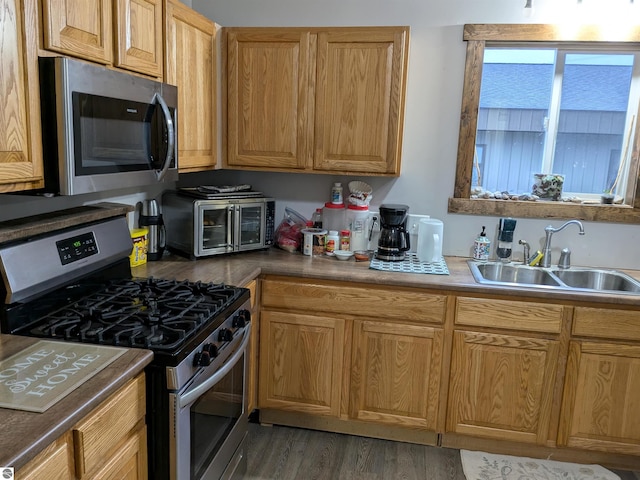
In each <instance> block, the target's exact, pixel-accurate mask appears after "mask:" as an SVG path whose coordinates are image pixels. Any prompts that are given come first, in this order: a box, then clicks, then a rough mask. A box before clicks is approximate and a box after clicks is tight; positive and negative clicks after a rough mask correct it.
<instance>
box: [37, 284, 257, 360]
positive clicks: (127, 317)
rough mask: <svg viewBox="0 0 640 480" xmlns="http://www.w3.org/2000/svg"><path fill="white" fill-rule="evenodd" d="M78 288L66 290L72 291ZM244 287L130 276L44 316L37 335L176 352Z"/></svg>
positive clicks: (38, 322) (39, 322)
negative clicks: (130, 277)
mask: <svg viewBox="0 0 640 480" xmlns="http://www.w3.org/2000/svg"><path fill="white" fill-rule="evenodd" d="M72 289H73V287H68V288H67V289H65V290H64V292H63V294H62V295H63V296H64V295H68V294H69V292H70V291H72ZM243 292H244V289H241V288H236V287H229V286H227V285H223V284H213V283H203V282H189V281H186V280H185V281H176V280H162V279H153V278H149V279H144V280H140V279H124V280H117V281H113V282H111V283H108V284H107V285H105V286H102V287H100V288H96V287H94V288H93V289H92V290H91V293H89V294H87V295H85V296H83V297H81V298H79V299H75V300H71V299H68V301H65V302H63V303H64V305H63V306H62V307H61V308H58V309H57V310H55V309H54V310H53V311H51V312H50V313H47V314H46V315H43V316H42V317H40V318H39V319H38V320H37V322H36V323H35V325H36V327H34V328H31V329H30V333H31V334H32V335H35V336H38V337H47V338H60V339H65V340H77V341H81V342H88V343H98V344H104V345H117V346H127V347H142V348H149V349H152V350H154V351H167V352H172V351H175V350H176V349H177V348H179V346H180V345H182V344H183V343H184V342H185V340H186V339H188V338H191V337H192V336H194V335H195V334H196V333H197V332H199V331H200V330H202V329H203V328H204V326H205V325H207V324H209V323H210V322H212V321H213V320H214V319H215V318H216V317H217V316H219V315H220V314H221V313H223V312H224V311H225V309H226V308H227V307H229V306H231V304H232V303H233V302H234V301H235V300H236V299H237V298H239V297H240V296H241V295H242V294H243Z"/></svg>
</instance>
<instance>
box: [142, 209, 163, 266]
mask: <svg viewBox="0 0 640 480" xmlns="http://www.w3.org/2000/svg"><path fill="white" fill-rule="evenodd" d="M138 224H139V226H140V227H146V228H148V229H149V234H148V237H147V260H160V258H161V257H162V254H163V253H164V248H165V244H166V238H165V237H166V233H165V227H164V221H163V220H162V214H161V213H160V209H159V208H158V202H157V201H156V200H154V199H151V200H145V201H144V202H143V203H142V211H141V212H140V218H139V219H138Z"/></svg>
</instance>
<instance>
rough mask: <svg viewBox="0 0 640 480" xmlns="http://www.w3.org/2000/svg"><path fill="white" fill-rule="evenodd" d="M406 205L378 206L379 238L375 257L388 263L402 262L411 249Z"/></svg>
mask: <svg viewBox="0 0 640 480" xmlns="http://www.w3.org/2000/svg"><path fill="white" fill-rule="evenodd" d="M408 212H409V207H408V206H407V205H396V204H387V205H384V204H383V205H380V237H379V239H378V251H377V252H376V257H377V258H379V259H380V260H386V261H390V262H396V261H402V260H404V256H405V253H404V252H406V251H407V250H409V248H411V245H410V243H409V232H408V231H407V213H408Z"/></svg>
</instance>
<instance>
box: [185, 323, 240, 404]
mask: <svg viewBox="0 0 640 480" xmlns="http://www.w3.org/2000/svg"><path fill="white" fill-rule="evenodd" d="M250 334H251V324H250V323H249V324H248V325H247V326H246V327H245V334H244V338H243V339H242V343H241V344H240V347H238V349H237V350H236V351H235V352H234V353H233V355H231V356H230V357H229V358H228V359H227V361H226V362H225V363H224V365H222V367H220V368H219V369H218V370H217V371H216V373H214V374H213V375H211V377H209V378H208V379H207V380H205V381H204V382H202V383H201V384H200V385H198V386H197V387H195V388H194V389H193V390H190V391H188V392H185V393H184V394H182V395H180V396H178V398H177V399H176V403H177V406H178V408H179V409H182V408H184V407H186V406H188V405H191V404H192V403H193V402H195V401H196V400H197V399H198V398H200V396H201V395H202V394H203V393H205V392H206V391H208V390H209V389H210V388H212V387H213V386H214V385H215V384H216V383H218V382H219V381H220V380H222V378H224V376H225V375H226V374H227V373H229V371H230V370H231V369H232V368H233V367H234V365H235V364H236V362H237V361H238V359H239V358H240V357H241V356H242V355H243V354H244V352H245V351H246V349H247V345H248V343H249V338H250V336H251V335H250Z"/></svg>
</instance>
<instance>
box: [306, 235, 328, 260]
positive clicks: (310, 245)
mask: <svg viewBox="0 0 640 480" xmlns="http://www.w3.org/2000/svg"><path fill="white" fill-rule="evenodd" d="M326 236H327V231H326V230H324V229H323V228H305V229H303V230H302V254H303V255H308V256H312V255H323V254H324V241H325V238H326Z"/></svg>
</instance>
